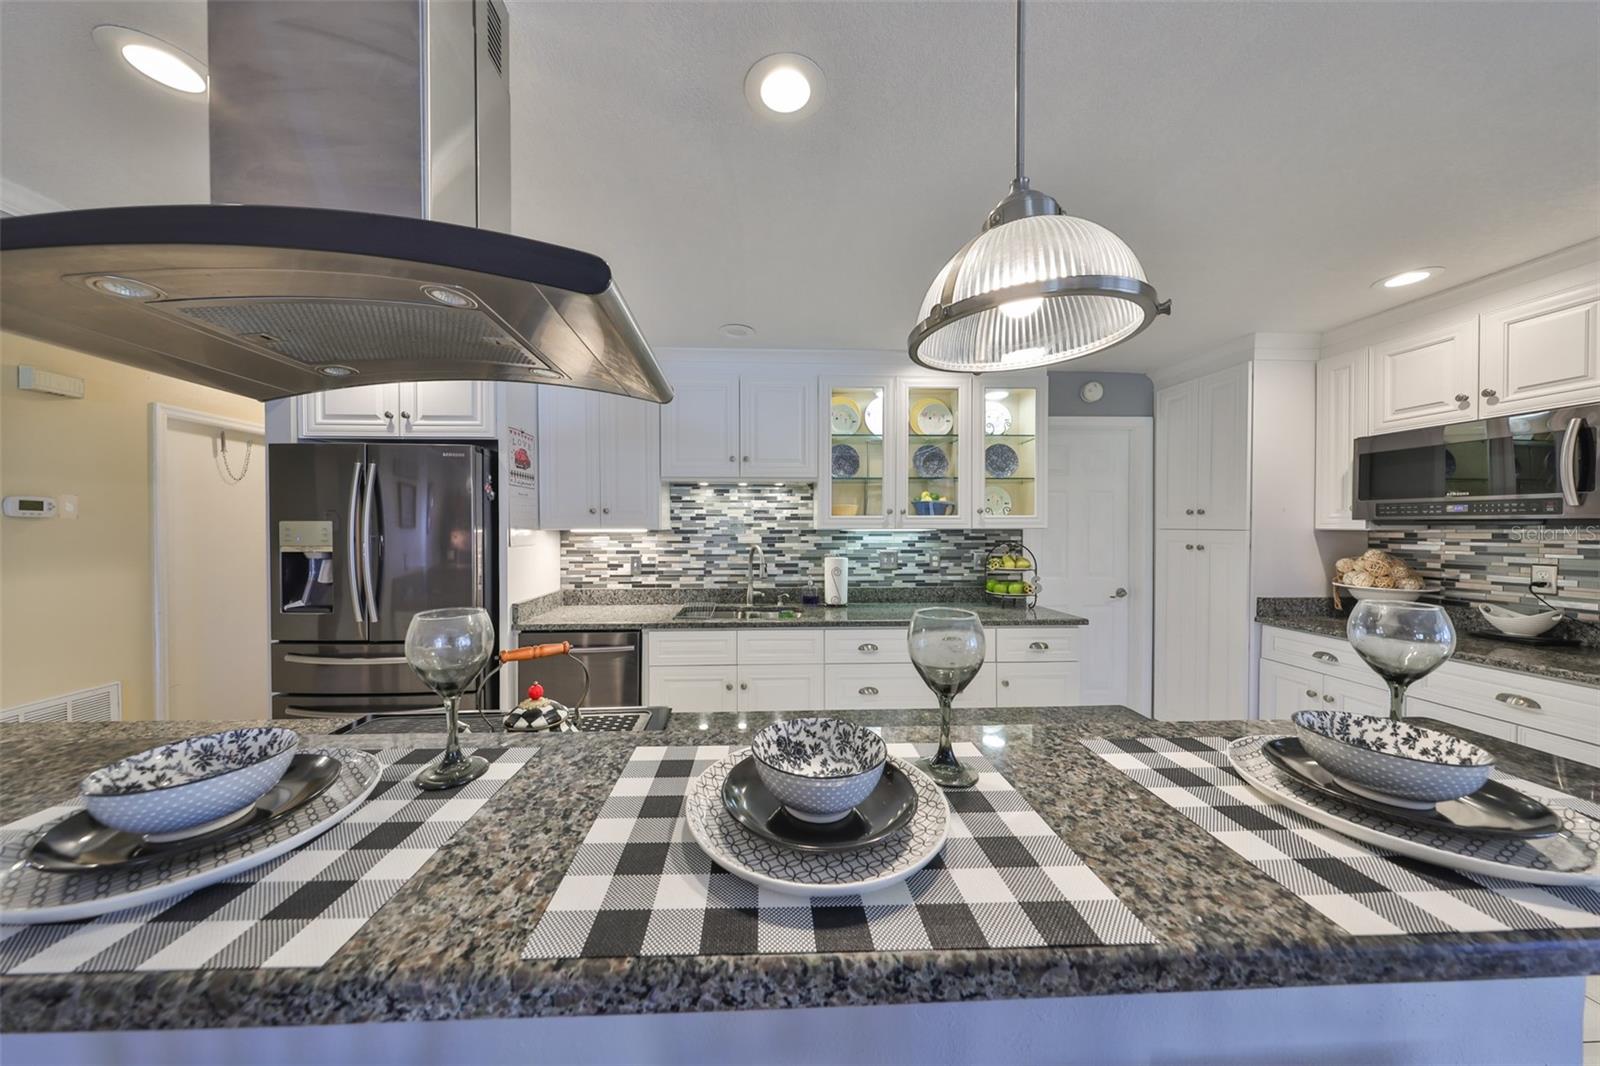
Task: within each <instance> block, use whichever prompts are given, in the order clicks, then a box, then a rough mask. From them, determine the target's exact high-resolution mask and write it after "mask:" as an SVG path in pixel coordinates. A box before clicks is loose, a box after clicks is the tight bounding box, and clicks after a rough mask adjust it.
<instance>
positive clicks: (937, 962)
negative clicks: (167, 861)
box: [0, 707, 1600, 1032]
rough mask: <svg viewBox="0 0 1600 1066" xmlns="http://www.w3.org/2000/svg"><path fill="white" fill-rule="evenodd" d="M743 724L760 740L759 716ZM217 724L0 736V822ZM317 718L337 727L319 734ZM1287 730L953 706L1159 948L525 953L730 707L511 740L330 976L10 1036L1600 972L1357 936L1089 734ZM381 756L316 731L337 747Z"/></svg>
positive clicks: (1510, 940)
mask: <svg viewBox="0 0 1600 1066" xmlns="http://www.w3.org/2000/svg"><path fill="white" fill-rule="evenodd" d="M849 717H855V718H857V719H859V720H861V721H867V722H872V723H874V724H883V725H884V734H885V736H886V738H887V739H889V740H911V741H924V742H927V741H932V740H934V739H936V737H937V729H936V726H935V722H936V721H937V716H936V714H935V713H934V712H923V711H898V712H881V711H880V712H861V713H858V714H854V715H849ZM746 720H747V723H748V728H751V729H753V728H758V727H759V724H760V722H761V721H762V720H764V716H757V715H750V716H746ZM997 721H1001V722H1005V723H1007V724H1004V725H996V724H993V723H995V722H997ZM292 724H294V725H296V726H297V727H298V726H300V725H301V724H302V723H298V722H297V723H292ZM304 724H306V725H312V723H304ZM985 724H986V725H987V726H988V728H987V729H985V730H982V731H980V729H979V728H978V727H979V725H985ZM209 725H210V723H196V722H187V723H185V722H146V723H93V724H77V725H3V726H0V819H4V820H7V821H10V820H14V819H16V818H19V817H21V816H23V815H26V814H28V813H31V812H33V811H35V810H38V809H39V808H40V807H42V806H45V805H47V804H49V803H54V802H60V801H62V800H64V799H66V798H68V797H70V796H71V795H72V793H73V791H74V787H75V783H76V781H77V779H78V777H79V776H81V775H82V774H84V773H85V772H87V771H88V770H90V769H93V768H95V767H96V766H99V765H101V764H103V763H105V762H107V761H109V760H111V759H114V758H117V757H119V756H122V755H125V754H129V753H131V752H134V751H137V750H139V749H140V748H142V747H145V746H148V745H149V744H150V743H151V742H152V741H153V740H155V739H157V738H163V737H178V736H183V735H187V734H190V733H194V732H200V731H202V730H203V729H205V728H207V727H209ZM319 727H325V723H321V722H319V723H315V725H314V726H313V728H312V729H309V730H308V733H314V732H320V728H319ZM1274 727H1275V724H1274V723H1262V722H1244V721H1226V722H1217V721H1211V722H1152V721H1149V720H1147V719H1144V718H1141V717H1139V716H1137V715H1135V714H1134V713H1133V712H1131V711H1128V710H1126V709H1125V708H1109V707H1087V708H1036V709H1026V710H1023V711H1017V712H1010V711H1008V712H990V711H978V710H973V711H963V712H958V717H957V728H956V729H955V734H956V739H965V740H972V741H978V740H980V739H981V738H982V737H984V736H987V737H988V738H989V742H988V743H987V744H985V750H986V754H988V755H989V756H990V758H991V759H992V760H993V761H994V763H995V765H996V767H997V768H998V769H999V770H1000V771H1001V772H1002V773H1003V774H1005V775H1006V776H1007V778H1008V779H1009V780H1010V781H1011V782H1012V783H1013V784H1014V785H1015V786H1016V787H1017V788H1018V790H1019V791H1020V792H1021V793H1022V794H1023V796H1024V797H1025V798H1026V799H1027V800H1028V801H1029V802H1030V803H1031V804H1032V805H1033V807H1034V809H1035V810H1036V811H1037V812H1038V813H1039V814H1040V816H1041V817H1043V818H1044V819H1045V821H1047V822H1048V823H1049V824H1050V825H1051V826H1052V828H1054V829H1055V830H1056V831H1057V832H1059V833H1060V834H1061V836H1062V837H1063V839H1064V840H1065V841H1066V842H1067V844H1068V845H1070V846H1071V847H1072V848H1073V849H1074V850H1075V851H1076V852H1077V853H1078V854H1079V855H1080V856H1081V857H1082V858H1083V860H1084V861H1085V862H1086V863H1088V865H1089V866H1090V867H1091V868H1092V869H1093V870H1094V871H1095V873H1096V874H1098V875H1099V876H1100V877H1101V879H1103V880H1104V881H1105V883H1106V884H1107V885H1108V886H1109V887H1110V888H1111V889H1112V891H1114V892H1115V893H1116V894H1117V895H1118V896H1119V897H1120V898H1121V899H1123V900H1124V901H1125V902H1126V903H1127V904H1128V906H1129V907H1131V908H1132V910H1133V911H1134V913H1135V914H1136V915H1137V916H1138V918H1139V919H1140V920H1141V921H1143V922H1144V923H1145V925H1146V926H1147V927H1148V928H1149V929H1150V931H1151V932H1152V933H1154V935H1155V936H1156V937H1157V938H1158V943H1156V944H1154V945H1144V946H1132V947H1128V946H1123V947H1083V948H1021V949H999V950H983V951H971V950H967V951H937V950H929V951H911V952H898V953H874V952H854V953H818V954H795V955H762V956H671V957H640V958H615V959H586V960H560V961H548V960H541V961H534V962H524V961H522V960H521V959H520V958H519V954H520V951H521V947H522V944H523V941H524V940H525V939H526V938H527V936H528V933H529V932H530V930H532V928H533V926H534V924H535V922H536V921H537V919H538V917H539V916H540V914H541V913H542V912H543V910H544V908H545V907H546V905H547V904H548V903H549V902H550V899H551V896H552V893H553V892H554V890H555V888H556V885H557V884H558V883H559V882H560V880H561V878H562V875H563V874H564V872H565V871H566V868H567V865H568V862H569V861H570V859H571V858H572V855H573V853H574V851H575V849H576V848H577V846H578V843H579V842H580V841H581V839H582V838H583V836H584V834H585V832H586V831H587V830H588V828H589V826H590V824H591V822H592V821H593V819H594V817H595V815H596V813H597V812H598V811H599V809H600V806H601V804H602V803H603V801H604V799H605V797H606V796H607V795H608V794H609V792H610V790H611V787H612V784H613V783H614V781H615V779H616V777H617V775H618V773H619V772H620V771H621V769H622V767H623V765H624V764H625V763H626V761H627V759H628V756H629V753H630V752H631V751H632V750H633V748H634V747H635V746H636V745H639V744H641V743H643V744H663V743H666V744H699V743H723V744H728V743H734V744H736V743H740V742H741V741H743V740H745V739H746V738H748V737H749V735H750V734H749V732H748V731H739V730H737V729H736V728H735V726H734V722H733V720H732V717H731V716H720V717H717V716H710V715H695V714H692V713H690V714H684V715H679V716H676V718H675V721H674V723H673V724H672V725H671V726H670V727H669V730H668V732H665V733H658V734H652V735H648V736H639V735H619V734H562V735H558V736H550V735H542V736H537V737H517V738H514V739H511V740H502V739H501V738H496V743H515V744H532V745H534V746H536V747H538V748H539V754H538V755H537V756H535V758H534V760H533V761H532V762H531V763H530V764H529V767H528V769H527V770H525V771H524V772H522V773H519V774H517V775H516V776H515V777H513V778H512V779H511V780H510V781H509V782H507V784H506V785H505V787H504V788H502V789H501V791H500V792H499V793H498V794H497V795H496V796H495V797H494V798H493V799H492V800H490V801H488V802H487V803H486V804H485V805H484V806H483V808H482V809H481V810H480V811H479V812H478V813H477V815H476V816H474V817H473V819H472V820H471V821H470V822H469V823H468V824H467V825H466V826H465V827H464V828H463V829H462V830H461V831H460V832H459V833H458V834H457V836H456V837H455V838H454V839H453V840H452V842H451V843H450V844H449V845H447V846H446V847H444V848H443V849H441V850H440V851H439V852H438V853H437V854H436V855H435V856H434V857H433V858H432V859H431V860H430V861H429V862H428V863H427V864H426V865H425V866H423V867H422V869H421V870H420V871H419V872H418V873H417V874H416V875H415V876H414V877H412V878H411V879H410V880H409V881H408V882H407V883H406V885H405V886H404V887H403V888H402V889H401V890H400V891H399V892H398V893H397V894H396V895H395V896H394V898H393V899H391V900H390V901H389V902H388V903H387V904H386V905H385V906H384V907H383V908H382V909H380V910H379V911H378V913H377V914H376V915H375V916H374V917H373V918H372V920H371V921H369V922H368V923H367V924H366V925H365V926H364V927H363V928H362V929H361V930H360V932H358V933H357V934H356V935H355V936H354V937H353V938H352V939H351V940H350V941H349V942H348V943H347V944H345V945H344V947H343V948H341V949H340V950H339V951H338V953H336V954H335V955H334V956H333V958H332V959H331V960H330V961H329V962H328V963H327V964H326V965H324V966H322V967H321V968H319V969H315V970H308V969H252V970H211V971H203V972H196V973H183V972H174V973H162V972H146V973H103V972H102V973H79V974H69V975H28V976H17V975H13V976H7V977H3V978H0V997H3V999H4V1003H5V1011H4V1014H3V1018H0V1029H3V1030H4V1031H7V1032H24V1031H62V1030H68V1031H88V1030H125V1029H198V1028H207V1027H224V1028H230V1027H239V1026H272V1025H329V1024H341V1023H363V1022H379V1021H393V1020H408V1021H419V1020H443V1019H458V1018H515V1017H551V1016H570V1015H593V1014H638V1013H663V1012H682V1011H721V1010H755V1009H773V1008H785V1007H811V1006H836V1005H880V1004H901V1003H919V1002H944V1001H954V1000H974V999H1007V998H1026V997H1046V996H1049V997H1062V996H1085V995H1101V994H1112V993H1129V992H1165V991H1182V990H1220V989H1246V988H1263V987H1282V986H1295V985H1349V984H1364V983H1381V982H1410V981H1449V980H1465V979H1474V978H1520V977H1541V976H1571V975H1578V974H1586V973H1593V972H1596V971H1600V930H1596V929H1590V930H1565V931H1561V930H1545V931H1534V932H1498V933H1496V932H1484V933H1452V934H1434V935H1405V936H1379V937H1365V938H1357V937H1352V936H1350V935H1348V934H1346V933H1344V932H1343V931H1341V930H1340V929H1339V928H1338V927H1337V926H1335V925H1333V924H1332V923H1331V922H1330V921H1328V920H1327V919H1326V918H1324V917H1322V916H1321V915H1320V914H1319V913H1317V912H1316V911H1314V910H1313V909H1311V908H1310V907H1309V906H1307V905H1305V904H1304V903H1303V902H1301V901H1300V900H1298V899H1296V898H1295V897H1294V896H1292V895H1291V894H1289V893H1288V891H1287V890H1285V889H1283V888H1281V887H1279V886H1278V885H1277V884H1276V883H1275V882H1273V881H1271V880H1269V879H1268V878H1266V877H1265V876H1264V875H1262V874H1260V873H1258V872H1257V871H1256V870H1255V869H1254V868H1253V867H1251V866H1250V865H1249V864H1248V863H1247V862H1246V861H1245V860H1243V859H1241V858H1239V857H1238V856H1237V855H1235V854H1234V853H1233V852H1231V851H1229V850H1228V849H1226V848H1225V847H1224V846H1222V845H1221V844H1219V843H1217V842H1216V841H1215V840H1214V839H1212V838H1211V837H1210V836H1209V835H1207V834H1206V833H1204V832H1203V831H1202V830H1200V829H1199V828H1197V827H1196V826H1194V825H1193V824H1192V823H1190V822H1189V821H1188V820H1187V819H1186V818H1184V817H1183V816H1182V815H1181V814H1179V813H1178V812H1177V811H1175V810H1172V809H1171V808H1169V807H1167V806H1166V805H1165V804H1164V803H1162V802H1161V801H1160V800H1158V799H1157V798H1156V797H1154V796H1153V795H1151V794H1149V793H1148V792H1147V791H1145V790H1143V789H1141V788H1139V787H1138V786H1136V785H1134V784H1132V783H1131V782H1130V781H1129V780H1128V779H1127V778H1126V777H1124V776H1123V775H1122V773H1120V772H1119V771H1117V770H1116V769H1114V768H1112V767H1111V766H1110V765H1108V764H1107V763H1105V762H1104V761H1103V760H1101V759H1100V758H1099V757H1097V756H1095V755H1094V754H1092V753H1091V752H1089V751H1088V750H1087V749H1086V748H1084V747H1083V746H1082V745H1081V744H1080V743H1079V741H1080V739H1082V738H1086V737H1091V736H1104V735H1110V736H1139V735H1156V736H1164V737H1185V736H1215V735H1222V736H1237V735H1243V734H1247V733H1262V732H1270V731H1272V730H1273V729H1274ZM996 737H999V738H1000V739H1001V740H1003V743H1002V744H996V743H995V739H994V738H996ZM1473 739H1475V740H1476V741H1477V742H1478V743H1480V744H1483V745H1484V746H1485V747H1488V748H1491V749H1492V750H1494V751H1495V752H1496V754H1497V755H1498V756H1499V757H1500V761H1501V764H1502V765H1503V766H1504V767H1505V768H1506V769H1507V770H1508V771H1510V772H1511V773H1515V774H1519V775H1522V776H1525V777H1528V778H1531V779H1533V780H1537V781H1540V782H1545V783H1549V784H1556V783H1557V780H1558V778H1559V784H1560V787H1562V788H1565V789H1566V790H1568V791H1570V792H1574V793H1577V794H1579V795H1582V796H1584V797H1586V798H1590V799H1594V798H1597V797H1600V770H1597V769H1595V768H1593V767H1587V766H1583V765H1581V764H1577V763H1573V762H1570V761H1563V760H1561V759H1558V758H1557V757H1555V756H1550V755H1546V754H1543V753H1540V752H1536V751H1533V750H1531V749H1528V748H1523V747H1519V746H1517V745H1512V744H1507V743H1504V742H1501V741H1497V740H1494V739H1492V738H1487V737H1478V736H1474V738H1473ZM384 742H385V740H384V738H383V737H381V736H361V737H325V736H317V737H316V743H318V744H329V745H334V744H350V745H360V746H364V747H372V746H380V745H382V744H383V743H384ZM393 742H395V743H419V742H423V741H422V740H421V738H418V737H415V736H411V737H401V738H393ZM552 797H559V799H553V798H552Z"/></svg>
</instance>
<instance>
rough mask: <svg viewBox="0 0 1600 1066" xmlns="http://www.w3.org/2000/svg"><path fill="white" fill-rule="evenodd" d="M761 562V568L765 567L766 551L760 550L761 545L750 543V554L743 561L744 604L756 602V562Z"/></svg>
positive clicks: (747, 605) (752, 604)
mask: <svg viewBox="0 0 1600 1066" xmlns="http://www.w3.org/2000/svg"><path fill="white" fill-rule="evenodd" d="M757 560H759V561H760V563H761V569H763V570H765V569H766V568H767V553H766V552H764V551H762V550H761V545H759V544H752V545H750V555H749V558H748V559H747V561H746V563H745V577H744V605H745V606H746V607H753V606H755V602H756V562H757Z"/></svg>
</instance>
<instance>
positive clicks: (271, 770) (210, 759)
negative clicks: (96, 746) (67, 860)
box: [78, 726, 300, 836]
mask: <svg viewBox="0 0 1600 1066" xmlns="http://www.w3.org/2000/svg"><path fill="white" fill-rule="evenodd" d="M299 744H300V734H298V733H296V732H295V731H294V730H292V729H283V728H281V727H277V726H254V727H250V728H245V729H229V730H227V731H225V732H222V733H207V734H205V735H203V736H198V737H188V738H186V739H184V740H177V741H173V742H172V743H170V744H163V745H161V746H160V747H157V748H151V749H150V750H149V751H141V752H140V753H139V754H137V755H130V756H128V757H127V758H126V759H118V760H117V761H116V762H114V763H111V764H110V765H109V766H104V767H101V768H100V769H98V770H96V771H95V772H94V773H92V774H90V775H89V776H88V777H86V778H84V779H83V781H82V783H81V784H79V786H78V791H79V793H80V794H81V795H82V797H83V804H84V806H85V807H87V808H88V810H89V813H90V814H91V815H93V816H94V817H95V818H96V819H97V820H98V821H99V822H101V823H102V824H103V825H108V826H110V827H111V828H112V829H120V830H122V831H123V832H126V833H143V834H145V835H153V836H164V835H167V834H172V833H182V832H185V831H187V830H197V829H204V828H207V827H208V825H209V823H212V822H218V821H226V820H230V819H231V818H232V817H233V816H234V815H237V814H240V813H242V812H243V811H244V810H245V809H246V808H248V807H250V806H252V805H254V803H255V801H256V800H258V799H260V798H261V796H262V795H263V794H265V792H266V791H267V789H269V788H271V787H272V786H273V785H276V784H277V783H278V779H279V778H280V777H282V776H283V774H284V771H285V770H287V769H288V768H289V762H290V760H292V759H293V758H294V753H295V749H296V748H297V747H298V746H299Z"/></svg>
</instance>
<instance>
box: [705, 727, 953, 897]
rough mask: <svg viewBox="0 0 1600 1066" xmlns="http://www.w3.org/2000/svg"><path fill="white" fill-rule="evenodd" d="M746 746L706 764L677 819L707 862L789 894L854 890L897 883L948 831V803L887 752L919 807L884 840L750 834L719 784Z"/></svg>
mask: <svg viewBox="0 0 1600 1066" xmlns="http://www.w3.org/2000/svg"><path fill="white" fill-rule="evenodd" d="M749 754H750V749H749V748H741V749H740V750H739V751H736V752H734V753H733V754H731V755H729V756H727V757H726V758H723V759H720V760H718V761H717V762H715V763H713V764H712V765H711V766H709V767H707V769H706V771H705V772H704V773H702V774H701V775H700V776H699V777H697V778H696V779H695V780H694V782H693V783H692V784H690V786H689V795H688V798H687V799H686V800H685V802H684V805H683V817H684V820H685V821H686V822H688V823H689V832H690V834H691V835H692V836H693V837H694V839H695V843H697V844H699V845H700V847H701V849H702V850H704V851H705V853H706V854H707V855H709V856H711V859H712V861H713V862H715V863H716V864H717V865H718V866H720V867H722V868H723V869H724V870H727V871H728V872H729V873H732V874H736V875H738V876H739V877H742V878H744V879H745V880H746V881H749V882H751V883H753V884H756V885H760V886H761V887H762V888H770V889H772V890H773V891H775V892H784V893H787V894H789V895H794V896H856V895H864V894H866V893H868V892H872V891H874V890H876V889H880V888H886V887H887V886H889V885H895V884H899V883H900V882H901V881H904V880H905V879H906V878H908V877H910V876H911V875H912V874H914V873H916V872H917V871H918V870H920V869H922V868H923V867H924V866H926V865H928V863H930V862H932V861H933V857H934V856H935V855H937V854H939V851H940V849H942V848H943V847H944V842H945V837H946V836H947V835H948V833H949V832H950V805H949V804H948V803H947V802H945V798H944V793H943V792H942V791H941V790H940V788H939V786H938V785H936V784H934V782H933V779H932V778H930V777H929V776H928V775H927V774H925V773H923V772H922V771H921V770H918V769H917V768H916V767H915V766H913V765H911V764H910V763H908V762H906V761H905V760H904V759H897V758H895V757H894V756H893V755H891V756H889V761H890V762H892V763H894V765H895V768H896V769H897V770H899V771H900V772H901V773H903V774H905V776H906V779H907V780H909V781H910V782H911V785H912V787H913V788H915V789H916V790H917V811H916V813H915V814H913V815H912V816H911V822H910V824H909V825H907V826H906V827H905V828H904V829H902V830H900V831H899V832H897V833H895V834H894V835H893V836H890V837H889V838H888V839H886V840H884V841H883V842H882V843H879V844H874V845H873V846H871V847H869V848H861V849H860V850H858V851H846V852H821V853H813V852H805V851H794V850H792V849H790V848H786V847H783V846H782V845H779V844H776V843H774V842H772V841H770V840H766V839H763V838H762V837H758V836H756V835H755V834H754V833H752V832H750V831H749V830H748V829H746V828H744V827H743V826H742V825H740V824H739V823H738V822H736V821H734V819H733V815H731V814H729V813H728V811H727V808H726V807H725V806H724V804H723V802H722V785H723V782H725V781H726V780H727V778H728V774H729V773H731V772H732V771H733V768H734V767H735V766H737V765H739V763H741V762H742V761H744V759H745V757H746V756H748V755H749Z"/></svg>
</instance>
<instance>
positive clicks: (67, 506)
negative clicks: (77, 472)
mask: <svg viewBox="0 0 1600 1066" xmlns="http://www.w3.org/2000/svg"><path fill="white" fill-rule="evenodd" d="M56 502H57V503H59V504H60V505H61V517H62V518H77V517H78V497H76V496H60V497H57V499H56Z"/></svg>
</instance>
